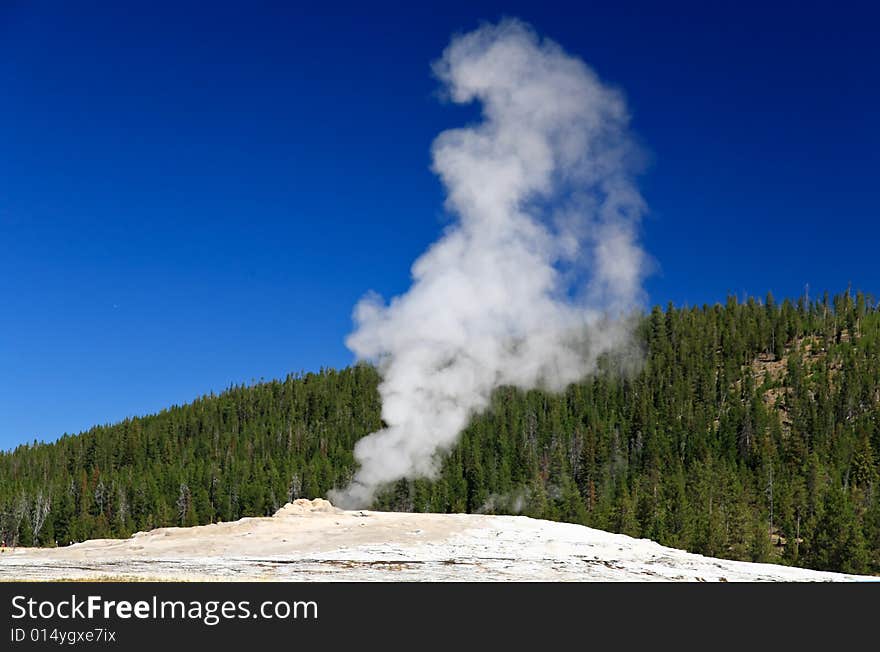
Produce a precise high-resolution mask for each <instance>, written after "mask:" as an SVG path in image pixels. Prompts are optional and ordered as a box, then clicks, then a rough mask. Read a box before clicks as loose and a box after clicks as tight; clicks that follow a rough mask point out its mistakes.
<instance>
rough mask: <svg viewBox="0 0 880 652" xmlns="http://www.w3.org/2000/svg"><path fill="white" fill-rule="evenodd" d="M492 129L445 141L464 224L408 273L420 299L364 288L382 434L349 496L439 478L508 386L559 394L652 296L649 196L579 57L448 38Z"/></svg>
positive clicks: (459, 90) (465, 92)
mask: <svg viewBox="0 0 880 652" xmlns="http://www.w3.org/2000/svg"><path fill="white" fill-rule="evenodd" d="M434 71H435V73H436V75H437V77H438V78H439V79H440V80H441V82H442V83H443V85H444V88H445V90H446V91H448V96H449V97H450V99H451V100H452V101H454V102H458V103H468V102H473V101H479V102H481V103H482V106H483V121H482V122H481V123H480V124H477V125H475V126H470V127H467V128H463V129H451V130H449V131H445V132H443V133H441V134H440V135H439V136H438V137H437V139H436V140H435V141H434V144H433V149H432V153H433V162H434V163H433V169H434V171H435V172H436V173H437V174H438V175H439V176H440V178H441V179H442V181H443V183H444V185H445V187H446V189H447V191H448V198H447V202H446V206H447V209H448V210H449V211H450V213H452V214H453V216H454V217H455V218H457V219H456V220H455V221H454V222H453V223H452V224H451V225H450V226H449V227H448V228H447V229H446V231H445V233H444V234H443V236H442V237H441V238H440V239H439V240H438V241H437V242H435V243H434V244H433V245H432V246H431V247H430V249H428V251H426V252H425V253H424V254H423V255H422V256H421V257H420V258H419V259H418V260H417V261H416V262H415V264H414V265H413V268H412V275H413V282H412V286H411V287H410V289H409V291H408V292H406V293H405V294H403V295H401V296H398V297H395V298H394V299H392V300H391V302H390V303H387V304H386V303H385V302H384V301H383V300H382V299H381V298H380V297H378V296H376V295H375V294H369V295H367V296H366V297H365V298H364V299H362V300H361V302H360V303H359V304H358V305H357V308H356V309H355V312H354V320H355V322H356V329H355V331H354V332H353V333H352V334H351V335H350V336H349V338H348V340H347V345H348V346H349V348H350V349H352V351H354V352H355V354H356V355H357V356H358V358H359V359H365V360H370V361H373V362H375V363H376V364H377V365H378V368H379V371H380V373H381V376H382V382H381V384H380V386H379V391H380V394H381V398H382V418H383V420H384V422H385V424H386V425H387V427H385V428H384V429H382V430H379V431H378V432H374V433H372V434H371V435H369V436H367V437H364V438H363V439H361V440H360V441H358V442H357V445H356V447H355V456H356V458H357V461H358V462H359V464H360V466H359V470H358V471H357V473H356V475H355V477H354V479H353V480H352V482H351V484H350V485H349V486H348V487H347V488H346V489H344V490H341V491H334V492H331V499H332V500H333V501H334V502H336V503H337V504H340V505H342V506H345V507H349V508H355V507H363V506H367V505H368V504H369V503H370V502H371V501H372V499H373V496H374V494H375V492H376V490H377V489H379V488H380V487H382V486H383V485H385V484H387V483H389V482H392V481H395V480H398V479H401V478H416V477H433V476H435V474H436V472H437V471H438V468H439V466H440V463H441V461H442V457H443V454H445V453H446V452H448V451H449V450H450V449H451V448H452V447H453V446H454V445H455V443H456V441H457V439H458V436H459V434H460V433H461V431H462V430H463V429H464V428H465V427H466V426H467V424H468V422H469V420H470V419H471V417H472V416H473V415H474V414H475V413H478V412H480V411H482V410H484V409H486V408H487V407H488V405H489V401H490V396H491V394H492V391H493V390H494V389H495V388H497V387H499V386H503V385H513V386H516V387H519V388H522V389H529V388H534V387H541V388H544V389H547V390H551V391H560V390H562V389H564V388H565V387H566V386H567V385H569V384H571V383H573V382H575V381H578V380H580V379H582V378H584V377H585V376H586V375H588V374H589V373H590V372H592V371H594V370H595V368H596V361H597V358H598V357H599V356H600V355H602V354H603V353H606V352H608V351H611V350H613V349H615V348H618V347H621V346H624V345H626V343H627V342H628V341H629V338H630V328H629V327H628V325H627V324H628V322H627V321H626V320H625V319H623V318H622V316H623V315H625V314H626V313H628V312H630V311H631V310H632V309H633V308H634V307H635V306H637V305H638V302H639V301H640V299H641V281H642V277H643V271H644V268H645V264H644V263H645V255H644V252H643V251H642V249H641V248H640V247H639V245H638V242H637V231H638V223H639V218H640V216H641V214H642V212H643V210H644V204H643V201H642V198H641V196H640V194H639V192H638V190H637V189H636V187H635V184H634V182H633V162H634V159H635V158H637V157H636V156H634V154H635V152H636V150H635V148H634V147H633V146H632V141H631V139H630V136H629V134H628V121H629V118H628V114H627V110H626V105H625V102H624V99H623V97H622V96H621V94H620V93H619V92H618V91H616V90H615V89H613V88H611V87H609V86H607V85H605V84H603V83H602V82H601V81H600V80H599V78H598V77H597V75H596V73H595V72H593V70H591V69H590V68H589V67H588V66H586V65H585V64H584V63H583V62H582V61H581V60H579V59H577V58H575V57H573V56H570V55H568V54H566V53H565V52H564V51H563V50H562V49H561V48H560V47H559V46H558V45H557V44H556V43H553V42H551V41H548V40H543V41H542V40H540V39H539V38H538V36H537V35H536V34H535V33H534V32H533V31H532V30H531V28H529V27H528V26H527V25H525V24H523V23H521V22H518V21H512V20H506V21H503V22H501V23H500V24H497V25H486V26H483V27H481V28H480V29H478V30H476V31H474V32H471V33H468V34H465V35H462V36H457V37H455V38H454V39H453V40H452V42H451V44H450V45H449V46H448V47H447V49H446V51H445V52H444V53H443V56H442V58H441V59H440V60H439V61H437V62H436V63H435V64H434Z"/></svg>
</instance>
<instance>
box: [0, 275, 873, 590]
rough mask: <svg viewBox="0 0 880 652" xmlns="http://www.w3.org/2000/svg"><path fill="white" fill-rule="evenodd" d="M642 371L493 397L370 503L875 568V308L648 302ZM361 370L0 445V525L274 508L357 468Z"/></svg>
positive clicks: (59, 527)
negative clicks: (437, 464) (545, 521)
mask: <svg viewBox="0 0 880 652" xmlns="http://www.w3.org/2000/svg"><path fill="white" fill-rule="evenodd" d="M638 339H639V340H640V341H641V344H642V345H643V347H644V349H645V352H646V355H645V359H644V364H643V365H642V367H641V368H640V369H639V370H638V371H636V372H633V373H629V374H628V375H627V374H621V373H620V372H619V369H618V367H619V365H618V363H617V361H616V360H615V359H614V358H612V357H608V358H605V359H603V361H602V364H601V368H600V371H599V373H597V374H596V375H594V376H593V377H592V378H590V379H588V380H585V381H583V382H581V383H578V384H575V385H572V386H571V387H569V388H568V389H567V390H566V391H565V392H564V393H562V394H560V395H550V394H547V393H545V392H542V391H529V392H523V391H519V390H516V389H513V388H501V389H499V390H497V391H496V392H495V394H494V396H493V400H492V405H491V407H490V409H489V410H487V411H486V412H485V413H484V414H481V415H477V416H475V417H474V418H473V420H472V422H471V424H470V426H469V427H468V428H467V430H466V431H465V432H464V433H463V435H462V439H461V442H460V443H459V445H458V446H457V447H456V449H455V450H453V451H452V452H451V453H450V454H449V455H448V456H447V457H446V459H445V460H443V463H442V466H441V468H440V470H439V473H438V475H437V477H436V478H435V479H433V480H426V479H417V480H406V481H401V482H398V483H395V484H394V485H393V486H391V487H388V489H387V490H386V491H384V492H383V493H382V494H381V495H380V496H378V497H377V500H376V504H375V507H377V508H380V509H393V510H414V511H448V512H454V511H481V512H508V513H512V512H517V513H524V514H527V515H529V516H535V517H541V518H550V519H561V520H566V521H571V522H577V523H583V524H586V525H590V526H592V527H598V528H603V529H607V530H614V531H618V532H624V533H626V534H630V535H632V536H640V537H650V538H652V539H655V540H657V541H659V542H661V543H664V544H666V545H671V546H676V547H681V548H686V549H688V550H692V551H694V552H699V553H703V554H709V555H715V556H720V557H727V558H732V559H744V560H756V561H774V562H778V563H788V564H799V565H807V566H811V567H815V568H823V569H830V570H841V571H850V572H874V573H880V505H878V503H880V482H878V476H880V468H878V455H880V448H878V447H880V426H878V423H880V419H878V417H880V390H878V388H880V313H878V310H877V306H876V305H875V303H874V300H873V298H872V297H866V296H864V295H862V294H861V293H859V294H857V295H856V296H855V297H853V296H852V295H851V294H850V293H849V292H847V293H844V294H842V295H838V296H835V297H834V298H833V299H830V300H829V298H828V296H827V295H825V297H823V299H821V300H818V301H814V302H808V301H806V300H805V299H800V300H799V301H798V302H796V303H793V302H791V301H788V300H786V301H783V302H781V303H779V302H777V301H776V300H775V299H773V297H772V295H768V297H767V298H766V300H765V301H764V302H759V301H756V300H754V299H749V300H747V301H746V302H744V303H741V302H739V301H738V300H737V299H736V298H735V297H729V298H728V300H727V302H726V303H725V305H723V306H722V305H714V306H703V307H702V308H675V307H673V306H669V307H668V308H667V309H666V310H665V311H664V310H661V309H660V308H655V309H654V310H652V311H651V313H650V314H649V315H646V316H645V317H644V318H643V319H642V321H641V323H640V325H639V328H638ZM378 382H379V378H378V375H377V373H376V371H375V370H374V369H373V368H371V367H369V366H366V365H358V366H355V367H352V368H348V369H344V370H342V371H334V370H322V371H321V372H319V373H314V374H304V375H298V376H290V377H288V378H287V379H285V380H284V381H274V382H268V383H260V384H257V385H254V386H251V387H245V386H239V387H233V388H230V389H229V390H228V391H226V392H224V393H222V394H220V395H218V396H214V395H211V396H205V397H203V398H201V399H199V400H196V401H194V402H193V403H191V404H189V405H184V406H175V407H172V408H170V409H168V410H165V411H163V412H161V413H159V414H156V415H153V416H148V417H143V418H136V419H129V420H126V421H124V422H122V423H119V424H115V425H111V426H100V427H96V428H93V429H92V430H90V431H88V432H85V433H82V434H79V435H75V436H64V437H62V438H61V439H60V440H59V441H57V442H55V443H52V444H36V443H35V444H32V445H24V446H20V447H19V448H17V449H16V450H14V451H10V452H7V453H2V454H0V536H2V538H3V540H4V541H5V542H6V543H7V544H8V545H56V544H57V545H66V544H68V543H69V542H71V541H80V540H83V539H85V538H93V537H105V536H127V535H130V534H131V533H133V532H135V531H138V530H145V529H149V528H154V527H159V526H169V525H193V524H197V523H208V522H212V521H217V520H224V521H228V520H234V519H237V518H240V517H242V516H260V515H268V514H271V513H273V512H274V511H275V510H276V509H278V508H279V507H280V506H282V505H283V504H284V503H285V502H287V501H289V500H291V499H293V498H297V497H317V496H323V495H325V494H326V492H327V491H328V490H329V489H331V488H333V487H338V486H342V485H344V484H346V482H347V481H348V480H349V478H351V476H352V474H353V472H354V464H355V462H354V457H353V454H352V449H353V446H354V443H355V442H356V441H357V439H358V438H360V437H362V436H364V435H366V434H368V433H369V432H371V431H373V430H376V429H378V428H379V427H381V419H380V405H379V396H378V392H377V386H378Z"/></svg>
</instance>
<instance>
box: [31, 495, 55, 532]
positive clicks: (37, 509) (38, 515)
mask: <svg viewBox="0 0 880 652" xmlns="http://www.w3.org/2000/svg"><path fill="white" fill-rule="evenodd" d="M51 509H52V497H51V496H49V495H45V494H43V492H42V490H40V491H39V492H38V493H37V497H36V498H35V499H34V510H33V512H32V513H31V534H33V537H34V538H33V541H34V544H36V543H37V537H38V536H39V534H40V530H42V529H43V525H45V523H46V518H47V517H48V516H49V512H50V510H51Z"/></svg>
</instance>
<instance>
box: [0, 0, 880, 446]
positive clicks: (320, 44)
mask: <svg viewBox="0 0 880 652" xmlns="http://www.w3.org/2000/svg"><path fill="white" fill-rule="evenodd" d="M405 4H409V5H410V6H409V7H406V6H404V5H405ZM771 4H772V5H773V6H769V5H771ZM307 5H308V6H310V7H312V8H310V9H305V8H304V7H306V6H307ZM398 5H399V6H398ZM319 6H326V3H280V2H279V3H261V2H253V1H250V2H239V3H223V2H217V3H188V2H185V1H182V0H176V1H175V2H167V3H165V2H150V3H146V2H144V3H128V2H126V3H118V2H116V3H111V2H106V3H93V2H82V3H80V2H77V3H71V2H64V1H58V2H43V1H40V0H33V1H27V2H25V1H22V2H10V1H9V0H0V448H9V447H12V446H15V445H17V444H18V443H21V442H24V441H30V440H33V439H34V438H37V439H41V440H43V439H46V440H48V439H54V438H56V437H57V436H59V435H61V434H62V433H64V432H77V431H79V430H82V429H85V428H87V427H88V426H90V425H93V424H98V423H108V422H113V421H117V420H119V419H121V418H124V417H126V416H130V415H137V414H145V413H149V412H153V411H157V410H159V409H161V408H163V407H166V406H169V405H171V404H174V403H184V402H187V401H189V400H191V399H193V398H195V397H197V396H199V395H201V394H204V393H207V392H209V391H212V390H213V391H215V392H216V391H220V390H222V389H223V388H225V387H227V386H228V385H229V384H231V383H241V382H250V381H251V380H252V379H260V378H266V379H269V378H277V377H283V376H284V375H286V374H287V373H288V372H294V371H299V370H305V371H308V370H317V369H318V368H320V367H321V366H342V365H346V364H348V363H350V362H351V360H352V356H351V353H350V352H349V351H348V350H347V349H346V348H345V345H344V338H345V335H346V334H347V333H348V332H349V331H350V329H351V319H350V315H351V310H352V307H353V306H354V304H355V302H356V301H357V299H358V298H359V297H360V296H361V295H362V294H363V293H364V292H365V291H366V290H369V289H374V290H376V291H378V292H380V293H381V294H383V295H385V296H390V295H393V294H395V293H400V292H402V291H404V290H405V289H406V287H407V286H408V284H409V266H410V264H411V263H412V261H413V260H414V259H415V258H416V257H417V256H418V255H419V253H421V252H422V251H423V250H424V249H425V247H426V246H427V245H428V244H429V243H430V242H431V241H432V240H434V239H435V238H436V237H437V235H438V234H439V233H440V231H441V230H442V228H443V225H444V223H445V221H446V220H447V219H448V218H447V217H446V216H445V215H444V213H443V209H442V201H443V194H442V192H441V188H440V184H439V182H438V181H437V179H436V178H435V177H434V176H433V175H432V174H431V172H430V170H429V163H430V160H429V156H430V153H429V148H430V144H431V141H432V140H433V138H434V137H435V136H436V135H437V133H439V132H440V131H441V130H443V129H446V128H449V127H454V126H460V125H462V124H463V123H466V122H468V121H472V120H474V119H476V117H477V115H478V114H477V112H476V110H475V109H474V108H473V107H464V108H463V107H459V106H452V105H450V104H444V103H443V102H441V101H439V100H438V98H437V96H436V89H437V82H436V80H434V79H433V78H432V76H431V71H430V63H431V61H433V60H434V59H436V58H437V57H438V56H439V55H440V53H441V52H442V50H443V48H444V47H445V45H446V44H447V43H448V41H449V38H450V36H451V35H452V34H453V33H455V32H462V31H467V30H470V29H473V28H475V27H477V26H478V25H479V23H480V21H481V20H491V21H494V20H497V19H499V18H500V17H502V16H516V17H519V18H521V19H523V20H525V21H528V22H530V23H531V24H532V25H533V26H534V27H535V28H536V30H537V31H538V32H539V33H541V34H542V35H545V36H549V37H551V38H553V39H554V40H556V41H558V42H559V43H560V44H561V45H562V46H563V47H564V48H566V49H567V50H568V51H569V52H571V53H574V54H576V55H578V56H581V57H582V58H583V59H584V60H585V61H587V62H588V63H589V64H590V65H591V66H592V67H594V68H595V69H596V70H597V72H598V73H599V74H600V76H602V78H603V79H605V80H607V81H609V82H611V83H613V84H615V85H617V86H619V87H620V88H621V89H623V91H624V92H625V94H626V96H627V99H628V102H629V106H630V108H631V111H632V114H633V128H634V129H635V131H636V133H637V134H638V138H639V139H640V141H641V142H642V143H643V145H644V147H645V149H646V150H647V152H648V153H649V154H650V166H649V167H648V169H647V171H646V173H645V174H644V175H643V177H642V179H641V188H642V190H643V194H644V196H645V198H646V200H647V202H648V204H649V207H650V211H651V212H650V215H649V216H648V217H647V219H646V220H645V222H644V225H643V242H644V245H645V247H646V249H647V250H648V252H649V253H650V254H651V255H652V256H653V257H654V259H655V260H656V271H655V273H654V274H653V275H652V276H651V277H650V278H649V279H648V281H647V284H646V288H647V293H648V297H649V304H655V303H657V304H661V305H665V304H666V303H667V302H668V301H673V302H675V303H676V304H690V305H694V304H702V303H705V302H708V303H712V302H715V301H723V300H724V298H725V296H726V295H727V294H728V293H729V292H735V293H737V294H739V295H742V294H743V293H744V292H748V293H750V294H757V295H760V296H763V295H764V294H765V293H766V292H767V291H768V290H770V291H772V292H773V293H774V294H775V295H776V296H777V297H784V296H797V295H799V294H800V293H801V292H803V289H804V284H805V283H809V284H810V287H811V289H812V291H813V292H820V291H822V290H824V289H828V290H831V291H841V290H843V289H845V288H846V286H847V283H849V282H852V284H853V286H854V287H857V288H860V289H863V290H865V291H866V292H872V293H874V294H875V295H880V268H878V264H877V256H878V248H880V220H878V206H880V201H878V200H880V183H878V179H877V172H878V170H880V155H878V152H880V129H878V126H877V115H878V104H880V71H878V65H880V39H877V37H876V25H877V19H878V16H877V15H872V13H871V10H870V9H869V7H870V5H869V4H868V3H864V4H855V3H846V2H844V3H831V2H826V3H822V4H821V5H820V4H811V3H808V2H790V3H788V2H779V3H767V2H760V3H754V4H751V5H750V4H749V3H746V2H737V3H707V2H695V3H692V4H682V3H676V2H663V3H659V2H645V3H643V4H639V3H632V2H621V1H620V0H617V1H615V2H588V1H585V2H578V3H574V2H572V3H556V2H552V1H550V0H542V1H541V2H531V3H517V2H504V3H490V2H474V1H471V2H463V3H459V4H456V3H452V2H444V3H436V4H433V6H432V5H429V4H427V3H394V4H389V5H387V6H385V7H383V6H382V5H381V3H378V4H377V3H372V2H370V3H363V2H357V3H352V4H351V6H342V5H334V6H333V7H332V11H331V10H330V9H324V10H319V9H317V7H319Z"/></svg>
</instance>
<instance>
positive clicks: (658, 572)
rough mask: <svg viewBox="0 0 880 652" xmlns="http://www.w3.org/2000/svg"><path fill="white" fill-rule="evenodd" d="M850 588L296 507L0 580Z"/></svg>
mask: <svg viewBox="0 0 880 652" xmlns="http://www.w3.org/2000/svg"><path fill="white" fill-rule="evenodd" d="M10 579H14V580H102V579H104V580H106V579H126V580H160V581H161V580H165V581H184V580H194V581H195V580H198V581H205V580H224V581H229V580H242V581H254V580H276V581H278V580H296V581H402V580H410V581H413V580H415V581H425V580H431V581H497V580H508V581H511V580H512V581H704V582H711V581H847V580H859V579H866V578H860V577H858V576H853V575H842V574H836V573H823V572H817V571H808V570H803V569H797V568H791V567H788V566H776V565H772V564H753V563H745V562H735V561H725V560H720V559H712V558H708V557H701V556H699V555H693V554H689V553H686V552H683V551H681V550H675V549H673V548H666V547H663V546H660V545H658V544H656V543H654V542H652V541H647V540H644V539H642V540H640V539H633V538H631V537H628V536H626V535H621V534H610V533H608V532H603V531H601V530H593V529H590V528H586V527H583V526H581V525H572V524H568V523H555V522H551V521H542V520H537V519H531V518H528V517H525V516H486V515H477V514H411V513H402V512H371V511H358V512H354V511H342V510H339V509H335V508H333V507H332V506H331V505H330V503H328V502H327V501H323V500H320V499H319V500H316V501H308V500H298V501H296V502H295V503H293V504H288V505H287V506H285V507H284V508H282V509H281V510H279V512H278V513H277V514H276V515H275V516H274V517H271V518H246V519H243V520H240V521H236V522H233V523H222V524H214V525H204V526H199V527H190V528H163V529H159V530H154V531H152V532H141V533H138V534H135V535H134V536H133V537H132V538H130V539H125V540H110V539H103V540H101V539H99V540H95V541H87V542H85V543H80V544H76V545H73V546H69V547H66V548H55V549H33V548H31V549H27V548H19V549H17V550H15V551H14V552H6V553H3V554H0V580H10Z"/></svg>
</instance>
